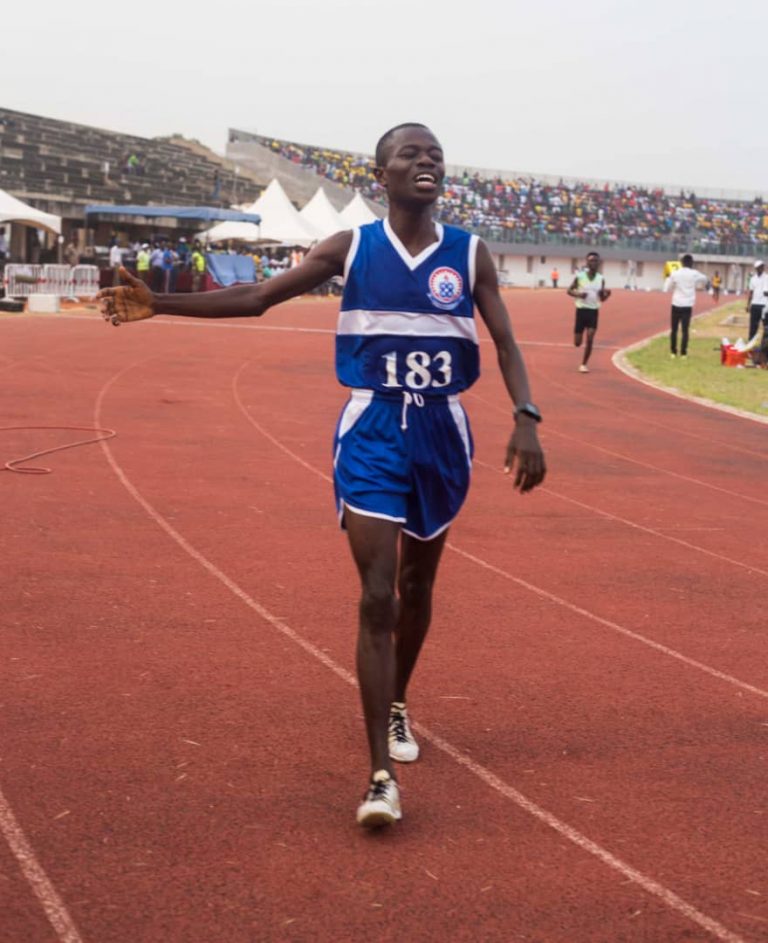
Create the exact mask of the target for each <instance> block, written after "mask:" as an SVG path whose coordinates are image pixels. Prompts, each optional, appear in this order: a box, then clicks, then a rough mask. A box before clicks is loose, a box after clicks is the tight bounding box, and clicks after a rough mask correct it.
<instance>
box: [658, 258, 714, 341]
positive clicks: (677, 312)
mask: <svg viewBox="0 0 768 943" xmlns="http://www.w3.org/2000/svg"><path fill="white" fill-rule="evenodd" d="M680 262H681V265H680V268H679V269H677V270H676V271H674V272H672V274H671V275H670V276H669V278H668V279H667V280H666V282H665V283H664V291H669V290H670V289H672V312H671V330H670V334H669V343H670V350H671V353H670V356H671V357H672V359H673V360H675V359H676V358H677V332H678V328H679V329H680V335H681V336H680V356H681V358H686V357H687V356H688V331H689V329H690V326H691V316H692V315H693V306H694V303H695V301H696V289H697V288H704V286H705V285H706V284H707V281H708V279H707V276H706V275H705V274H704V273H703V272H699V271H698V270H697V269H695V268H694V267H693V256H692V255H689V254H688V253H686V254H685V255H684V256H683V257H682V259H680Z"/></svg>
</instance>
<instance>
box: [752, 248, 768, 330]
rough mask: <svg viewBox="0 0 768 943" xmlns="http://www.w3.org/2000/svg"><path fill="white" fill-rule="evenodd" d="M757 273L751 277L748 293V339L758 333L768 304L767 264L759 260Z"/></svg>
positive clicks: (756, 266)
mask: <svg viewBox="0 0 768 943" xmlns="http://www.w3.org/2000/svg"><path fill="white" fill-rule="evenodd" d="M754 269H755V274H754V275H752V277H751V278H750V279H749V289H748V294H747V314H748V315H749V336H748V338H747V339H748V340H752V338H753V337H754V336H755V334H757V330H758V328H759V327H760V321H761V320H762V319H763V318H764V317H765V312H766V305H768V275H766V274H765V264H764V263H763V262H760V261H757V262H755V265H754Z"/></svg>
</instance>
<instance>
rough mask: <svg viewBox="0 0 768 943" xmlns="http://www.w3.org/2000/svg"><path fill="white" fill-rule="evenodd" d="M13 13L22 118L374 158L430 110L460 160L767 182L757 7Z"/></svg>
mask: <svg viewBox="0 0 768 943" xmlns="http://www.w3.org/2000/svg"><path fill="white" fill-rule="evenodd" d="M2 19H3V24H2V25H3V45H2V53H1V54H0V76H2V78H1V79H0V90H1V91H0V105H3V106H4V107H8V108H14V109H17V110H19V111H28V112H32V113H35V114H40V115H46V116H48V117H54V118H63V119H68V120H71V121H75V122H79V123H83V124H93V125H98V126H99V127H104V128H109V129H112V130H115V131H123V132H130V133H134V134H140V135H143V136H147V137H152V136H155V135H162V134H170V133H173V132H179V133H181V134H183V135H185V136H187V137H195V138H198V139H199V140H201V141H202V142H203V143H205V144H207V145H208V146H210V147H212V148H213V149H214V150H216V151H218V152H220V153H223V152H224V149H225V146H226V133H227V129H228V128H229V127H237V128H241V129H245V130H250V131H256V132H258V133H260V134H269V135H274V136H276V137H282V138H287V139H290V140H296V141H301V142H305V143H307V142H309V143H316V144H323V145H330V146H335V147H340V148H346V149H350V150H356V151H363V152H365V153H371V152H372V150H373V146H374V144H375V142H376V139H377V138H378V136H379V135H380V134H381V132H382V131H384V130H386V129H387V128H388V127H390V126H392V125H394V124H398V123H400V122H402V121H421V122H423V123H425V124H428V125H429V126H430V127H431V128H432V129H433V130H434V131H435V132H436V134H437V135H438V137H439V138H440V140H441V141H442V143H443V146H444V148H445V153H446V159H447V160H448V162H449V163H453V164H467V165H472V166H476V167H487V168H503V169H509V170H521V171H538V172H541V173H554V174H564V175H573V176H578V175H582V176H586V177H599V178H606V179H616V180H625V181H637V182H660V183H674V184H677V183H679V184H686V185H690V186H708V187H722V188H730V189H738V190H758V191H765V192H766V193H768V186H766V183H768V127H767V126H768V117H766V109H765V104H764V101H763V92H764V89H765V79H766V65H767V63H768V49H766V30H765V23H766V8H765V6H764V5H763V4H761V3H758V2H756V0H753V2H747V0H730V2H729V3H713V2H711V3H693V2H690V0H678V2H677V3H670V2H669V0H644V2H642V3H639V2H634V3H632V2H627V3H621V2H620V0H612V2H608V0H586V2H583V3H578V2H576V3H574V2H565V0H548V2H547V0H526V2H520V0H496V2H491V0H465V2H461V3H457V2H454V0H448V2H437V0H421V2H419V0H386V2H382V0H379V2H372V0H274V2H272V3H265V2H264V0H261V2H258V0H257V2H253V0H251V2H246V0H219V2H216V3H210V4H207V5H201V4H199V2H197V3H194V4H193V3H192V2H190V3H179V2H176V0H164V2H151V3H142V2H131V3H124V4H118V5H112V4H109V3H104V2H101V3H96V2H93V0H79V2H78V0H76V2H75V3H70V4H65V3H61V2H56V3H53V2H52V0H40V2H38V3H34V4H32V3H29V2H27V3H22V2H20V0H11V2H9V3H7V4H5V5H4V8H3V17H2ZM33 50H34V51H33Z"/></svg>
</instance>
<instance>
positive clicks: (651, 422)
mask: <svg viewBox="0 0 768 943" xmlns="http://www.w3.org/2000/svg"><path fill="white" fill-rule="evenodd" d="M528 372H529V373H530V374H534V375H535V376H538V377H541V379H542V380H543V381H544V382H545V383H549V384H550V385H551V386H554V387H557V388H558V389H560V390H562V391H563V392H564V393H566V394H567V396H568V397H569V398H570V399H573V398H574V397H577V398H578V399H580V400H582V402H584V403H590V404H591V405H592V406H597V407H598V409H600V410H604V409H605V401H601V400H597V399H592V398H591V397H589V396H586V395H585V394H584V393H581V392H579V391H577V390H573V389H571V388H570V387H567V386H566V385H565V384H564V383H559V382H558V381H557V380H554V379H552V377H551V376H550V375H549V374H547V373H544V372H543V371H542V370H538V369H536V368H535V367H533V366H532V365H530V364H528ZM611 411H612V412H614V413H617V414H618V415H621V416H628V417H629V418H630V419H632V420H633V421H634V422H644V423H645V424H646V425H648V426H656V428H657V429H666V430H667V431H668V432H674V433H675V435H678V436H680V435H685V436H688V437H689V438H691V439H699V440H700V441H701V442H707V443H708V444H710V445H711V444H713V443H714V444H715V445H722V446H723V448H725V449H728V451H729V452H742V453H743V454H744V455H753V456H754V457H755V458H761V459H763V461H768V453H766V452H756V451H755V450H754V449H748V448H745V447H744V446H743V445H738V444H736V443H734V442H723V440H722V439H714V438H713V437H712V436H706V435H700V434H699V433H698V432H691V431H690V430H689V429H682V428H680V427H678V426H670V425H667V423H664V422H658V421H657V420H656V419H649V418H648V417H647V416H643V415H639V414H636V413H633V412H630V411H629V410H628V409H619V408H617V407H616V406H611Z"/></svg>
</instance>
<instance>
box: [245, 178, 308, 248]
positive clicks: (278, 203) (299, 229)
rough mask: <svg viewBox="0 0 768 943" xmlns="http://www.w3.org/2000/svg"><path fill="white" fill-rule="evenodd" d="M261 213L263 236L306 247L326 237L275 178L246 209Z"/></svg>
mask: <svg viewBox="0 0 768 943" xmlns="http://www.w3.org/2000/svg"><path fill="white" fill-rule="evenodd" d="M246 212H248V213H258V214H259V216H261V238H262V239H269V240H270V241H272V242H281V243H283V245H286V246H303V247H304V248H305V249H306V248H307V247H308V246H311V245H312V243H313V242H317V241H318V240H319V239H322V238H323V233H322V232H321V231H320V230H319V229H317V228H315V226H313V225H312V223H310V222H309V221H308V220H305V219H302V217H301V216H300V215H299V211H298V210H297V209H296V207H295V206H294V205H293V203H291V201H290V200H289V199H288V197H287V196H286V195H285V190H283V188H282V187H281V186H280V183H279V182H278V180H277V179H274V180H273V181H272V182H271V183H270V185H269V186H268V187H267V189H266V190H265V191H264V192H263V193H262V194H261V196H260V197H259V198H258V200H256V202H255V203H254V204H252V205H251V206H249V207H248V209H247V210H246Z"/></svg>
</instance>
